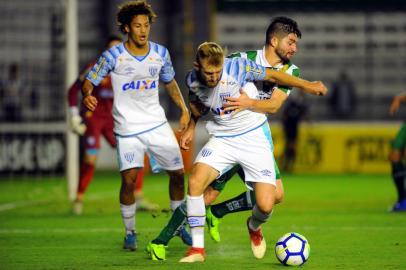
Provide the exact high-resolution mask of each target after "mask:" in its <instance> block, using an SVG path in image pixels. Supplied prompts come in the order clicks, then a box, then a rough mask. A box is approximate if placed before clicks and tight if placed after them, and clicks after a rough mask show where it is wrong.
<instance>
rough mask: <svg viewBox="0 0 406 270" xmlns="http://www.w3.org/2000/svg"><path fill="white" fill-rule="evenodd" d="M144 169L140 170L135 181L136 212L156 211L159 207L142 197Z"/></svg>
mask: <svg viewBox="0 0 406 270" xmlns="http://www.w3.org/2000/svg"><path fill="white" fill-rule="evenodd" d="M143 187H144V168H141V169H140V170H139V171H138V173H137V180H136V182H135V189H134V196H135V202H136V204H137V210H138V211H157V210H158V209H159V205H158V204H156V203H153V202H150V201H149V200H147V199H146V198H145V197H144V191H143Z"/></svg>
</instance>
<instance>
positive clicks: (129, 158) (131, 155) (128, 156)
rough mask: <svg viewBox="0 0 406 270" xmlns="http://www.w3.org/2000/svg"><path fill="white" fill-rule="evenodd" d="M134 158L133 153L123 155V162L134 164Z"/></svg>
mask: <svg viewBox="0 0 406 270" xmlns="http://www.w3.org/2000/svg"><path fill="white" fill-rule="evenodd" d="M134 156H135V153H134V152H128V153H124V158H125V160H127V161H128V162H129V163H132V162H134Z"/></svg>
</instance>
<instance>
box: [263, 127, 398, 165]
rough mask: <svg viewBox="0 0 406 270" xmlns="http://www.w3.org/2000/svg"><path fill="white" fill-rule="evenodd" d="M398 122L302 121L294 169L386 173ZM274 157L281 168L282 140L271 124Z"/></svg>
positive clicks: (278, 131)
mask: <svg viewBox="0 0 406 270" xmlns="http://www.w3.org/2000/svg"><path fill="white" fill-rule="evenodd" d="M399 128H400V123H351V124H347V123H346V124H341V123H317V124H308V123H303V124H301V126H300V128H299V134H298V141H297V154H296V161H295V163H294V166H293V172H312V173H389V172H390V163H389V161H388V155H389V152H390V147H391V142H392V140H393V139H394V137H395V135H396V133H397V131H398V129H399ZM271 130H272V137H273V140H274V145H275V157H276V159H277V160H278V165H279V167H280V168H281V167H282V166H283V164H281V162H282V156H283V151H284V146H285V140H284V136H283V131H282V128H281V125H278V124H271Z"/></svg>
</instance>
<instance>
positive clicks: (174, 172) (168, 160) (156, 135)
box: [142, 123, 191, 245]
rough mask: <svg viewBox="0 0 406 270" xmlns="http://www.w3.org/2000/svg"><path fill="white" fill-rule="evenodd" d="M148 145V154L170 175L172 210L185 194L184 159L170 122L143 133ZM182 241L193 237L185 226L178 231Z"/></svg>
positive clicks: (189, 242) (187, 240)
mask: <svg viewBox="0 0 406 270" xmlns="http://www.w3.org/2000/svg"><path fill="white" fill-rule="evenodd" d="M142 139H143V141H144V142H145V144H146V145H148V156H150V157H153V159H154V160H155V161H156V165H158V166H159V167H160V168H162V169H163V170H165V171H166V172H167V173H168V176H169V197H170V207H171V209H172V211H175V209H176V208H178V206H179V205H180V204H181V203H182V202H183V200H184V196H185V184H184V169H183V160H182V155H181V152H180V148H179V144H178V142H177V140H176V137H175V134H174V133H173V131H172V128H171V127H170V126H169V124H168V123H166V124H164V125H162V126H160V127H158V128H156V129H154V130H152V131H150V132H147V133H145V134H143V135H142ZM177 232H178V233H179V236H180V237H181V239H182V241H183V242H184V243H186V244H188V245H191V237H190V235H189V233H188V232H187V231H186V229H185V227H184V226H183V227H182V229H180V230H179V231H177Z"/></svg>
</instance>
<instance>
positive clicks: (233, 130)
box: [186, 58, 267, 137]
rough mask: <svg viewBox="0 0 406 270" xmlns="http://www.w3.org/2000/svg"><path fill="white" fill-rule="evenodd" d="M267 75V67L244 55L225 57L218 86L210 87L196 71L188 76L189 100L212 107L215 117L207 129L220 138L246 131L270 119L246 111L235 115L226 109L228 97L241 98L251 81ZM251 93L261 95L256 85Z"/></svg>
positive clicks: (213, 116)
mask: <svg viewBox="0 0 406 270" xmlns="http://www.w3.org/2000/svg"><path fill="white" fill-rule="evenodd" d="M264 78H265V68H264V67H263V66H260V65H257V64H255V63H254V62H252V61H250V60H248V59H243V58H231V59H228V58H226V59H225V60H224V65H223V71H222V75H221V79H220V81H219V83H218V84H217V86H216V87H214V88H209V87H207V86H205V85H203V84H202V83H200V81H199V80H198V78H197V74H196V71H195V70H193V71H191V72H189V73H188V74H187V76H186V85H187V86H188V88H189V90H190V91H189V100H190V101H191V102H193V103H196V104H198V105H199V106H203V107H205V108H206V109H207V110H208V109H209V110H210V113H211V115H212V119H213V120H210V121H208V122H207V125H206V128H207V130H208V132H209V133H210V134H211V135H214V136H216V137H230V136H238V135H241V134H244V133H246V132H248V131H250V130H253V129H255V128H257V127H259V126H261V125H262V124H263V123H264V122H265V121H267V119H266V116H265V114H262V113H256V112H253V111H250V110H244V111H241V112H239V113H237V114H236V115H234V116H231V111H228V112H225V111H224V107H223V104H224V103H225V102H226V99H225V98H227V97H239V96H240V89H241V88H242V87H243V86H244V85H245V84H246V83H247V82H250V81H262V80H264ZM248 95H249V96H250V97H252V98H255V97H256V96H257V95H258V92H257V90H256V89H255V88H254V89H253V91H252V92H251V93H248Z"/></svg>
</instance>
